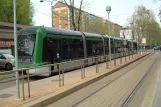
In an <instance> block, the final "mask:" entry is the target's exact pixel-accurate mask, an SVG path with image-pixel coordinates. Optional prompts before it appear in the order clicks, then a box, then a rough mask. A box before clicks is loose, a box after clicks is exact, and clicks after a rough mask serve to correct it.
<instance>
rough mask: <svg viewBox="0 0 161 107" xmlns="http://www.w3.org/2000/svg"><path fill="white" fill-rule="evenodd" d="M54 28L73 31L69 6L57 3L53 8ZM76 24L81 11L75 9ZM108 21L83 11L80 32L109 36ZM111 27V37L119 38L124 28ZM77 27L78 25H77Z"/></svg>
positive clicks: (116, 25) (113, 25) (115, 25)
mask: <svg viewBox="0 0 161 107" xmlns="http://www.w3.org/2000/svg"><path fill="white" fill-rule="evenodd" d="M52 10H53V21H52V22H53V27H55V28H61V29H70V30H73V26H72V21H71V17H70V16H71V13H70V9H69V8H68V6H67V5H66V4H65V3H63V2H57V3H56V4H55V5H54V6H53V7H52ZM74 11H75V14H74V18H75V22H77V21H78V20H77V19H78V16H77V15H78V13H79V9H77V8H75V10H74ZM107 22H108V20H106V19H103V18H102V17H99V16H96V15H93V14H91V13H88V12H86V11H83V10H82V11H81V18H80V31H82V32H91V33H99V34H109V33H108V30H107V29H108V23H107ZM110 25H111V27H110V28H111V33H110V34H111V35H112V36H119V35H120V30H121V29H122V28H123V27H122V26H120V25H118V24H115V23H113V22H110ZM76 26H78V24H77V23H76Z"/></svg>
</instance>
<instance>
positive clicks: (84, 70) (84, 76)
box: [83, 60, 86, 78]
mask: <svg viewBox="0 0 161 107" xmlns="http://www.w3.org/2000/svg"><path fill="white" fill-rule="evenodd" d="M85 77H86V75H85V60H84V61H83V78H85Z"/></svg>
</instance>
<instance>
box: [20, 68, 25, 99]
mask: <svg viewBox="0 0 161 107" xmlns="http://www.w3.org/2000/svg"><path fill="white" fill-rule="evenodd" d="M21 76H22V97H23V100H25V90H24V88H25V87H24V77H23V70H22V71H21Z"/></svg>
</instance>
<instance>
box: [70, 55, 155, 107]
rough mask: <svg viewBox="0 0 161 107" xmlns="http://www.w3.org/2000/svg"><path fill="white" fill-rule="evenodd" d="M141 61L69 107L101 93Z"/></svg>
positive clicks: (73, 106)
mask: <svg viewBox="0 0 161 107" xmlns="http://www.w3.org/2000/svg"><path fill="white" fill-rule="evenodd" d="M153 54H154V53H152V54H150V56H152V55H153ZM147 57H148V56H146V57H144V59H143V61H144V60H146V59H147ZM143 61H140V62H139V63H138V64H137V65H135V66H133V67H131V68H129V69H128V70H126V71H125V73H123V74H122V75H120V76H119V77H117V78H115V79H114V80H112V81H110V82H109V83H107V84H105V85H103V86H102V87H100V88H98V89H97V90H95V91H94V92H92V93H90V94H89V95H87V96H85V97H83V98H82V99H81V100H79V101H77V102H75V103H74V104H72V105H71V106H70V107H75V106H77V105H78V104H80V103H82V102H83V101H85V100H86V99H88V98H89V97H91V96H93V95H94V94H96V93H97V92H99V91H101V90H102V89H104V88H105V87H107V86H108V85H109V84H111V83H113V82H115V81H116V80H118V79H119V78H121V77H122V76H123V75H125V74H126V73H128V72H130V70H132V69H134V68H135V67H137V66H138V65H140V64H141V63H143Z"/></svg>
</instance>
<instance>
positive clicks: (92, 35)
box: [83, 32, 102, 38]
mask: <svg viewBox="0 0 161 107" xmlns="http://www.w3.org/2000/svg"><path fill="white" fill-rule="evenodd" d="M83 33H84V34H85V36H86V37H89V38H90V37H93V38H102V35H100V34H95V33H87V32H83Z"/></svg>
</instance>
